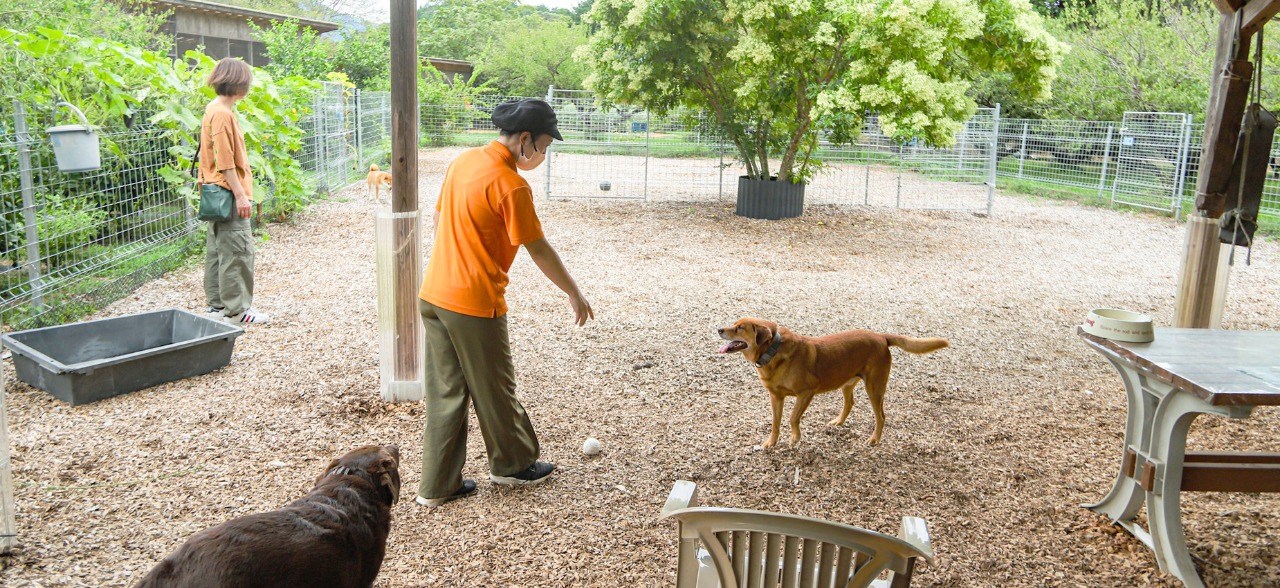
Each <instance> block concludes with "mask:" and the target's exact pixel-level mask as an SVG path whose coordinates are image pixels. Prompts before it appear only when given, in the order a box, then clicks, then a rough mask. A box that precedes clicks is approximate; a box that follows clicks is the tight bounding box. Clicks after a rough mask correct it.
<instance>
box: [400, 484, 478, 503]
mask: <svg viewBox="0 0 1280 588" xmlns="http://www.w3.org/2000/svg"><path fill="white" fill-rule="evenodd" d="M475 493H476V481H475V480H463V481H462V487H461V488H458V489H457V490H454V491H453V494H450V495H448V496H445V497H444V498H423V497H421V496H419V497H417V498H416V499H414V500H415V502H417V503H418V504H421V505H422V506H440V505H441V504H444V503H446V502H449V501H450V500H457V499H459V498H464V497H466V496H471V495H472V494H475Z"/></svg>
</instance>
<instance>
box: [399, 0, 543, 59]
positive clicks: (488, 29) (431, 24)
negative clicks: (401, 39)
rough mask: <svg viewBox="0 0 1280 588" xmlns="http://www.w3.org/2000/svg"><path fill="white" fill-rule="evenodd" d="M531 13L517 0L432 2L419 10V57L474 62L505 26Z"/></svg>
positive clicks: (448, 0) (451, 0)
mask: <svg viewBox="0 0 1280 588" xmlns="http://www.w3.org/2000/svg"><path fill="white" fill-rule="evenodd" d="M531 10H532V9H530V8H529V7H521V6H520V4H519V3H518V2H517V1H516V0H430V1H428V2H427V3H426V4H424V5H423V6H422V7H421V8H419V9H418V55H420V56H422V57H442V58H445V59H464V60H474V59H475V58H476V57H478V56H480V55H481V54H482V53H484V51H485V49H486V48H487V47H488V46H489V45H490V44H491V43H493V42H494V40H495V38H496V37H497V35H498V32H499V31H501V30H502V28H503V26H504V24H505V23H507V22H509V21H511V20H514V19H516V18H517V17H519V16H520V15H522V14H525V13H527V12H530V11H531Z"/></svg>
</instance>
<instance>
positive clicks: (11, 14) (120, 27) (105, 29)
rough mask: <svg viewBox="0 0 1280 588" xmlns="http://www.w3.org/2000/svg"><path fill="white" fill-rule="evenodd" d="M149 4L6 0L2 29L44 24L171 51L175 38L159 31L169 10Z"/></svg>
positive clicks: (123, 0)
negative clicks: (154, 7) (156, 8)
mask: <svg viewBox="0 0 1280 588" xmlns="http://www.w3.org/2000/svg"><path fill="white" fill-rule="evenodd" d="M149 8H150V5H149V4H147V3H145V2H142V1H140V0H117V1H115V2H102V1H101V0H5V2H3V3H2V4H0V29H14V30H19V31H30V30H34V29H35V27H43V28H46V29H56V30H60V31H64V32H67V33H71V34H73V35H80V36H87V37H97V38H100V39H105V40H108V41H116V42H120V43H124V44H126V45H131V46H134V47H145V48H148V49H152V50H155V51H159V52H162V53H163V52H166V51H169V50H170V49H172V48H173V39H172V38H170V37H168V36H166V35H162V34H160V32H159V31H160V25H161V24H163V23H164V19H165V16H166V13H163V12H156V11H154V10H150V9H149Z"/></svg>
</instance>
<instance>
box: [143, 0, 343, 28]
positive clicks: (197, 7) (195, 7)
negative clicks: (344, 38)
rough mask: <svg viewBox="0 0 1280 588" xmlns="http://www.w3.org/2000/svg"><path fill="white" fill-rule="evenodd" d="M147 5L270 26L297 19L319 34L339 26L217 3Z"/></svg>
mask: <svg viewBox="0 0 1280 588" xmlns="http://www.w3.org/2000/svg"><path fill="white" fill-rule="evenodd" d="M144 1H145V2H146V3H147V4H150V5H151V6H154V7H156V8H157V9H159V10H175V11H183V12H203V13H208V14H219V15H224V16H240V17H244V18H246V19H248V20H252V21H254V22H255V23H257V24H258V25H260V26H261V25H266V24H269V23H270V21H273V20H275V21H283V20H285V19H290V18H292V19H295V20H297V21H298V24H299V25H302V26H305V27H308V28H311V29H313V30H315V31H316V32H317V33H327V32H329V31H336V30H338V24H337V23H332V22H328V21H324V20H315V19H311V18H303V17H300V16H293V15H290V14H279V13H276V12H267V11H265V10H255V9H253V8H245V7H243V6H231V5H229V4H218V3H217V2H204V1H203V0H144Z"/></svg>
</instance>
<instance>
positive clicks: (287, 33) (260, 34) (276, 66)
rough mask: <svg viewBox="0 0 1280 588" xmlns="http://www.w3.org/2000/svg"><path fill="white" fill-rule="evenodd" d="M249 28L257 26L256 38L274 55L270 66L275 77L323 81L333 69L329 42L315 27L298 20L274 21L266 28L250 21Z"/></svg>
mask: <svg viewBox="0 0 1280 588" xmlns="http://www.w3.org/2000/svg"><path fill="white" fill-rule="evenodd" d="M249 28H252V29H253V34H254V37H256V38H258V39H260V40H261V41H262V42H263V44H265V45H266V46H267V57H269V58H271V63H270V64H268V65H267V68H266V69H267V71H269V72H271V75H272V76H275V77H278V78H285V77H289V76H298V77H302V78H306V79H308V80H319V79H323V78H324V74H327V73H329V72H330V71H333V70H332V68H331V67H330V65H331V64H330V62H329V48H328V41H324V40H321V39H320V37H319V35H317V34H316V32H315V31H314V30H311V29H309V28H307V27H303V26H299V25H298V21H297V20H296V19H292V18H290V19H286V20H285V21H283V22H281V21H275V20H273V21H271V26H270V27H266V28H263V27H260V26H258V25H257V24H255V23H253V22H249Z"/></svg>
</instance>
